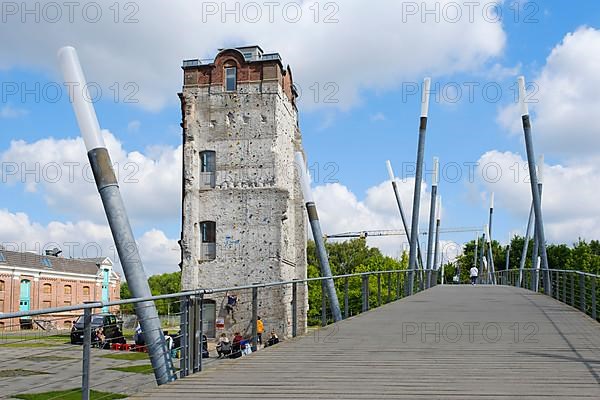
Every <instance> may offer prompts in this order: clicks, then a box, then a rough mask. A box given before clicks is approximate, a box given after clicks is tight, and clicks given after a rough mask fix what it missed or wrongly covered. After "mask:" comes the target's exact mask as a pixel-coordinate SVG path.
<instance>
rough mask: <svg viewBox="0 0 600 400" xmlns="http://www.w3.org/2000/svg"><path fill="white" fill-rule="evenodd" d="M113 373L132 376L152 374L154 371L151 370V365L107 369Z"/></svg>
mask: <svg viewBox="0 0 600 400" xmlns="http://www.w3.org/2000/svg"><path fill="white" fill-rule="evenodd" d="M109 369H111V370H113V371H121V372H131V373H134V374H153V373H154V370H153V369H152V365H150V364H147V365H132V366H130V367H115V368H109Z"/></svg>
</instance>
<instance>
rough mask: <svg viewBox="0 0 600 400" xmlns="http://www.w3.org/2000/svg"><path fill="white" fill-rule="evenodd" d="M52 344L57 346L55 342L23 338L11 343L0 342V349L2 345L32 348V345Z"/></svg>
mask: <svg viewBox="0 0 600 400" xmlns="http://www.w3.org/2000/svg"><path fill="white" fill-rule="evenodd" d="M54 346H58V344H55V343H40V342H37V341H35V342H34V341H31V340H24V341H21V342H13V343H0V349H2V348H3V347H28V348H33V347H54Z"/></svg>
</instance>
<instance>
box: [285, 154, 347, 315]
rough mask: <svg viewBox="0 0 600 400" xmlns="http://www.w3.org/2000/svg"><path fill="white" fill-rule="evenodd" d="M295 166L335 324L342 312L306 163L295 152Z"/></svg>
mask: <svg viewBox="0 0 600 400" xmlns="http://www.w3.org/2000/svg"><path fill="white" fill-rule="evenodd" d="M295 158H296V165H297V168H298V172H299V175H300V186H301V187H302V194H303V195H304V202H305V203H306V211H307V213H308V220H309V222H310V227H311V229H312V233H313V239H314V240H315V245H316V248H317V256H318V258H319V266H320V267H321V276H322V277H324V278H329V279H326V280H325V287H326V288H327V296H328V297H329V306H330V308H331V314H332V315H333V320H334V321H335V322H338V321H341V320H342V311H341V310H340V302H339V300H338V297H337V292H336V291H335V283H334V282H333V279H332V278H331V277H332V273H331V267H330V266H329V257H328V255H327V249H326V248H325V241H324V240H323V232H322V231H321V223H320V222H319V214H317V206H316V205H315V201H314V199H313V195H312V190H311V188H310V177H309V176H308V171H307V170H306V163H305V162H304V156H303V155H302V153H301V152H296V154H295Z"/></svg>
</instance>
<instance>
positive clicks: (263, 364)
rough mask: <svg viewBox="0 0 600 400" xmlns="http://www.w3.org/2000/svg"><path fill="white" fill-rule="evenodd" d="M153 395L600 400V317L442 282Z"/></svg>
mask: <svg viewBox="0 0 600 400" xmlns="http://www.w3.org/2000/svg"><path fill="white" fill-rule="evenodd" d="M139 398H150V399H170V400H174V399H185V398H194V399H254V398H256V399H259V398H260V399H286V400H291V399H482V398H485V399H501V398H502V399H507V398H519V399H520V398H527V399H534V398H546V399H547V398H564V399H584V398H587V399H600V324H598V323H596V322H595V321H593V320H592V319H590V318H588V317H587V316H585V315H583V314H582V313H580V312H578V311H577V310H575V309H573V308H571V307H569V306H566V305H564V304H561V303H559V302H558V301H556V300H554V299H552V298H549V297H547V296H544V295H539V294H535V293H532V292H529V291H526V290H524V289H517V288H512V287H502V286H497V287H491V286H475V287H472V286H437V287H435V288H433V289H431V290H429V291H426V292H422V293H419V294H417V295H415V296H412V297H409V298H406V299H403V300H401V301H398V302H395V303H392V304H388V305H386V306H383V307H381V308H377V309H374V310H372V311H370V312H368V313H365V314H362V315H360V316H357V317H354V318H351V319H349V320H346V321H343V322H341V323H339V324H337V325H334V326H330V327H327V328H324V329H321V330H320V331H318V333H317V334H315V333H313V334H310V335H307V336H304V337H300V338H296V339H294V340H288V341H286V342H285V343H282V344H280V345H278V346H274V347H272V348H268V349H264V350H261V351H259V352H258V353H255V354H253V355H252V356H250V357H244V358H242V359H238V360H226V361H224V362H223V363H221V364H220V365H219V366H217V367H215V368H213V369H211V370H209V371H205V372H204V373H201V374H197V375H193V376H190V377H188V378H185V379H182V380H178V381H176V382H174V383H172V384H169V385H165V386H162V387H159V388H157V389H155V390H154V391H152V392H150V393H144V394H143V395H140V396H139Z"/></svg>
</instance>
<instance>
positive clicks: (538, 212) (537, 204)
mask: <svg viewBox="0 0 600 400" xmlns="http://www.w3.org/2000/svg"><path fill="white" fill-rule="evenodd" d="M526 95H527V91H526V88H525V77H523V76H520V77H519V102H520V103H521V120H522V122H523V133H524V135H525V148H526V151H527V163H528V165H529V177H530V183H531V193H532V197H533V210H534V213H535V228H536V231H537V236H538V239H537V242H538V244H539V248H540V255H541V259H542V262H541V264H542V269H543V276H544V289H545V291H546V293H549V290H550V274H549V271H548V253H547V252H546V234H545V232H544V217H543V216H542V200H541V196H540V192H539V190H538V189H539V188H538V184H539V182H538V176H537V171H536V169H535V152H534V149H533V139H532V137H531V120H530V118H529V107H528V106H527V102H526Z"/></svg>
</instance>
